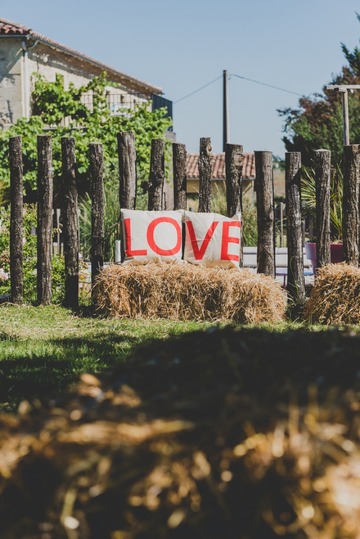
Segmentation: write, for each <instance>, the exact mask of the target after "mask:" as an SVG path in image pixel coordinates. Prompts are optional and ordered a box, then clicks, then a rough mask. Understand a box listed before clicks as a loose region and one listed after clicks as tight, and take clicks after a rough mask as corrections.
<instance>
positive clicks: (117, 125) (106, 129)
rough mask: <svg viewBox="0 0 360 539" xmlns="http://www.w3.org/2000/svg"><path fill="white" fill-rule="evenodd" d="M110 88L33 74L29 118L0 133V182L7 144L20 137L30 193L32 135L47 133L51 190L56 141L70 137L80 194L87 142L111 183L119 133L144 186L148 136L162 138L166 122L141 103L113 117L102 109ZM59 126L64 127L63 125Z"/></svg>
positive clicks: (99, 81)
mask: <svg viewBox="0 0 360 539" xmlns="http://www.w3.org/2000/svg"><path fill="white" fill-rule="evenodd" d="M109 86H111V84H110V83H109V81H107V79H106V75H105V74H104V75H102V76H100V77H95V78H94V79H93V80H91V81H90V82H89V83H88V84H86V85H83V86H81V87H80V88H75V86H74V85H70V86H69V88H68V89H67V90H65V88H64V83H63V78H62V77H61V76H58V77H57V78H56V80H55V82H48V81H46V80H45V79H44V78H43V77H41V76H36V80H35V87H34V91H33V93H32V112H33V114H32V116H31V117H30V118H29V119H25V118H22V119H20V120H18V121H17V122H16V123H15V124H14V125H13V126H12V127H10V128H9V129H8V130H6V131H2V132H0V181H1V182H2V184H3V185H4V186H5V187H6V186H7V185H8V184H9V166H8V140H9V138H10V137H12V136H15V135H21V136H22V139H23V154H24V186H25V191H26V194H27V195H29V196H30V195H31V194H33V193H34V190H35V189H36V169H37V135H40V134H43V133H44V130H47V129H50V133H51V135H52V139H53V167H54V182H55V190H56V183H57V182H58V181H59V179H60V177H61V138H62V137H66V136H68V137H69V136H71V137H73V138H74V139H75V143H76V150H77V156H76V157H77V166H78V178H79V190H80V194H83V193H86V192H87V191H88V188H89V183H88V182H89V179H88V169H89V152H88V147H89V143H90V142H95V141H97V142H101V143H102V144H103V149H104V157H105V163H106V172H105V177H106V181H107V182H114V181H117V167H118V158H117V138H116V135H117V133H119V132H122V131H133V132H134V133H135V141H136V150H137V170H138V178H139V184H142V185H143V186H144V185H146V183H147V181H148V177H149V168H150V149H151V139H152V138H163V139H165V133H166V130H167V129H168V128H169V127H170V126H171V119H169V118H168V117H167V116H166V114H167V111H166V109H158V110H155V111H150V110H149V103H144V104H141V105H139V106H137V107H136V108H135V110H129V109H120V110H119V111H118V114H117V115H116V116H114V115H111V112H110V109H109V108H108V106H107V100H106V91H107V88H108V87H109ZM89 92H90V93H91V95H92V107H91V108H90V107H87V106H86V105H85V104H84V102H83V100H84V96H85V95H86V94H89ZM63 124H66V125H65V126H64V125H63Z"/></svg>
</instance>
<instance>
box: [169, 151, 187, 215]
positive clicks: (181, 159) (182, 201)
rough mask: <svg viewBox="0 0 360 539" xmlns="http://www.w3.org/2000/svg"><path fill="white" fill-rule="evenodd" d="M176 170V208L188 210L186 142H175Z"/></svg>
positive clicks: (174, 158) (174, 168) (174, 165)
mask: <svg viewBox="0 0 360 539" xmlns="http://www.w3.org/2000/svg"><path fill="white" fill-rule="evenodd" d="M172 147H173V170H174V209H175V210H186V205H187V200H186V182H187V171H186V147H185V144H178V143H177V142H174V143H173V145H172Z"/></svg>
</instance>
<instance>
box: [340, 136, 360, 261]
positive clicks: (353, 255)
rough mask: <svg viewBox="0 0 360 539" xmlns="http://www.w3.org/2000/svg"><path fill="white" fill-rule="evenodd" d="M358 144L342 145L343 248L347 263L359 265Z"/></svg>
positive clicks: (359, 168) (359, 147)
mask: <svg viewBox="0 0 360 539" xmlns="http://www.w3.org/2000/svg"><path fill="white" fill-rule="evenodd" d="M359 204H360V145H359V144H352V145H349V146H345V147H344V194H343V211H342V215H343V248H344V258H345V262H346V263H347V264H351V265H352V266H356V267H358V266H359V241H360V231H359V228H360V216H359V211H360V208H359Z"/></svg>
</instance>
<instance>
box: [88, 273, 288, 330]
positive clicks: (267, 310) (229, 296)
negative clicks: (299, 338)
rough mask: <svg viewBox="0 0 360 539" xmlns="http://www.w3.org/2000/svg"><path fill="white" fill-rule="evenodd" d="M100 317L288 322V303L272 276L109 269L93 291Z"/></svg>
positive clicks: (253, 322) (100, 275)
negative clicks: (285, 318)
mask: <svg viewBox="0 0 360 539" xmlns="http://www.w3.org/2000/svg"><path fill="white" fill-rule="evenodd" d="M95 298H96V300H95V301H96V306H97V310H98V312H99V313H101V314H102V315H105V316H110V317H116V318H122V317H124V318H125V317H127V318H147V319H156V318H167V319H172V320H211V321H217V320H233V321H235V322H240V323H252V324H257V323H260V322H278V321H281V320H282V319H283V318H284V313H285V307H286V298H285V294H284V291H283V290H282V288H281V286H280V285H279V283H277V282H276V281H275V280H274V279H272V278H271V277H268V276H265V275H261V274H254V273H252V272H250V271H249V270H246V269H241V270H239V269H225V268H208V267H203V266H195V265H191V264H166V263H149V264H145V265H130V264H129V265H127V264H125V265H116V264H115V265H111V266H108V267H105V268H104V269H103V270H102V271H101V273H100V274H99V277H98V279H97V283H96V287H95Z"/></svg>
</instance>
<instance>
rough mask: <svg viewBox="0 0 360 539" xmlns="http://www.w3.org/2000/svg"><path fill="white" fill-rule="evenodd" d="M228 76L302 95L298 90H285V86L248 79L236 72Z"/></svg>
mask: <svg viewBox="0 0 360 539" xmlns="http://www.w3.org/2000/svg"><path fill="white" fill-rule="evenodd" d="M230 77H237V78H238V79H243V80H247V81H249V82H254V83H255V84H260V85H261V86H267V87H268V88H273V89H274V90H280V91H281V92H286V93H288V94H293V95H298V96H300V97H303V96H302V94H299V93H298V92H293V91H291V90H286V89H285V88H280V86H274V85H273V84H268V83H267V82H261V81H259V80H254V79H249V78H248V77H243V76H242V75H237V74H236V73H230Z"/></svg>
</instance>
